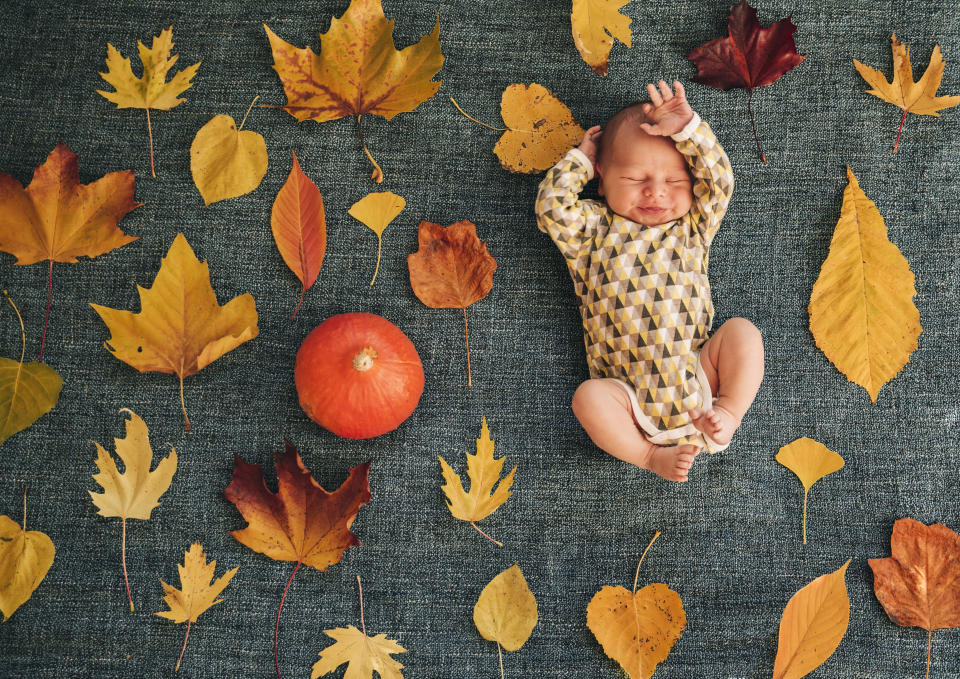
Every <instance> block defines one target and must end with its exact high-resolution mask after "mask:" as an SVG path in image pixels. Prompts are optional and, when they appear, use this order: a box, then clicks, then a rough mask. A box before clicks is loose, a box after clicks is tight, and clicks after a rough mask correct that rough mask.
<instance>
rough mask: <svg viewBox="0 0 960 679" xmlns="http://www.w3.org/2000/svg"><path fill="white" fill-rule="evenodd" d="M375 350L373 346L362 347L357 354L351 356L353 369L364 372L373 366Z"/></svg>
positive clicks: (375, 355)
mask: <svg viewBox="0 0 960 679" xmlns="http://www.w3.org/2000/svg"><path fill="white" fill-rule="evenodd" d="M376 358H377V351H376V349H374V348H373V347H364V348H363V349H362V350H361V351H360V353H359V354H357V355H356V356H354V357H353V369H354V370H356V371H357V372H362V373H365V372H367V371H368V370H370V368H372V367H373V362H374V359H376Z"/></svg>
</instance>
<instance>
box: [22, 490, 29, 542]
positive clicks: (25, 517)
mask: <svg viewBox="0 0 960 679" xmlns="http://www.w3.org/2000/svg"><path fill="white" fill-rule="evenodd" d="M29 487H30V486H24V487H23V532H24V533H26V532H27V488H29Z"/></svg>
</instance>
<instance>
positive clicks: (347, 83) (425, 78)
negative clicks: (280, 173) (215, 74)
mask: <svg viewBox="0 0 960 679" xmlns="http://www.w3.org/2000/svg"><path fill="white" fill-rule="evenodd" d="M264 29H265V30H266V31H267V37H268V38H269V39H270V48H271V50H272V51H273V62H274V63H273V68H274V70H275V71H276V72H277V75H279V76H280V80H281V81H282V82H283V91H284V93H285V94H286V95H287V104H286V106H284V107H283V108H284V110H285V111H286V112H287V113H289V114H290V115H292V116H293V117H294V118H296V119H297V120H298V121H301V122H302V121H304V120H315V121H316V122H318V123H320V122H324V121H328V120H336V119H338V118H343V117H344V116H356V118H357V131H358V133H359V136H360V143H361V144H362V145H363V151H364V153H366V155H367V158H368V159H369V160H370V162H371V163H372V164H373V168H374V169H373V175H372V177H373V179H375V180H376V181H377V182H378V183H379V182H382V181H383V172H382V171H381V170H380V166H379V165H377V163H376V161H375V160H374V159H373V156H372V155H370V152H369V151H368V150H367V146H366V144H365V143H364V141H363V131H362V129H361V127H360V119H361V117H363V115H364V114H365V113H371V114H374V115H378V116H382V117H384V118H386V119H387V120H390V119H391V118H393V117H394V116H395V115H397V114H398V113H404V112H409V111H413V110H414V109H415V108H416V107H417V106H419V105H420V104H422V103H423V102H424V101H426V100H427V99H430V98H431V97H432V96H433V95H434V94H436V92H437V89H439V87H440V83H439V82H434V81H432V80H431V78H433V76H435V75H436V74H437V72H438V71H439V70H440V67H441V66H443V54H442V53H441V52H440V18H439V16H438V17H437V23H436V26H435V27H434V29H433V32H432V33H430V34H428V35H425V36H423V37H422V38H421V39H420V40H419V41H418V42H417V43H416V44H414V45H410V46H409V47H406V48H404V49H402V50H399V51H398V50H397V49H396V46H395V45H394V42H393V21H392V20H391V21H388V20H387V18H386V17H385V16H384V14H383V7H382V5H381V4H380V0H351V2H350V6H349V7H347V10H346V11H345V12H344V13H343V16H342V17H340V18H339V19H338V18H336V17H334V18H332V19H331V20H330V28H329V30H328V31H327V32H326V33H321V34H320V54H314V52H313V50H312V49H310V48H309V47H306V48H296V47H294V46H293V45H291V44H289V43H287V42H285V41H284V40H282V39H281V38H279V37H278V36H277V35H276V34H275V33H274V32H273V31H271V30H270V28H269V27H268V26H267V25H266V24H264Z"/></svg>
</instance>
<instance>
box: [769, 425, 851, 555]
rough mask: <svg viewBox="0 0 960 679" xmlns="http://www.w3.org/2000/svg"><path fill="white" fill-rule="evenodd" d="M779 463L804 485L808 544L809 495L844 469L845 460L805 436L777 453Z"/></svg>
mask: <svg viewBox="0 0 960 679" xmlns="http://www.w3.org/2000/svg"><path fill="white" fill-rule="evenodd" d="M777 462H779V463H780V464H782V465H783V466H784V467H786V468H787V469H789V470H790V471H792V472H793V473H794V474H796V475H797V477H798V478H799V479H800V483H802V484H803V544H807V493H808V492H809V491H810V487H811V486H812V485H813V484H814V483H816V482H817V481H819V480H820V479H822V478H823V477H824V476H826V475H827V474H832V473H833V472H835V471H837V470H838V469H842V468H843V458H842V457H840V456H839V455H837V454H836V453H835V452H833V451H832V450H830V449H829V448H827V447H826V446H825V445H823V444H822V443H820V442H819V441H814V440H813V439H811V438H807V437H806V436H804V437H803V438H799V439H797V440H796V441H794V442H792V443H788V444H787V445H785V446H783V447H782V448H781V449H780V452H778V453H777Z"/></svg>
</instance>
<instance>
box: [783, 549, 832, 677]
mask: <svg viewBox="0 0 960 679" xmlns="http://www.w3.org/2000/svg"><path fill="white" fill-rule="evenodd" d="M849 565H850V560H849V559H847V562H846V563H845V564H843V565H842V566H841V567H840V568H839V569H838V570H836V571H834V572H833V573H827V574H826V575H821V576H820V577H819V578H817V579H815V580H814V581H813V582H811V583H810V584H808V585H806V586H805V587H803V588H802V589H801V590H800V591H799V592H797V593H796V594H794V595H793V596H792V597H791V598H790V601H788V602H787V606H786V608H784V609H783V616H782V617H781V618H780V638H779V641H778V643H777V659H776V661H775V663H774V666H773V679H800V677H805V676H807V675H808V674H810V673H811V672H812V671H813V670H815V669H817V668H818V667H820V665H822V664H823V663H824V662H826V660H827V658H829V657H830V656H831V655H833V652H834V651H835V650H837V646H839V645H840V641H841V640H842V639H843V635H844V634H845V633H846V631H847V625H848V624H849V622H850V599H849V597H848V596H847V583H846V580H845V577H846V574H847V566H849Z"/></svg>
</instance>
